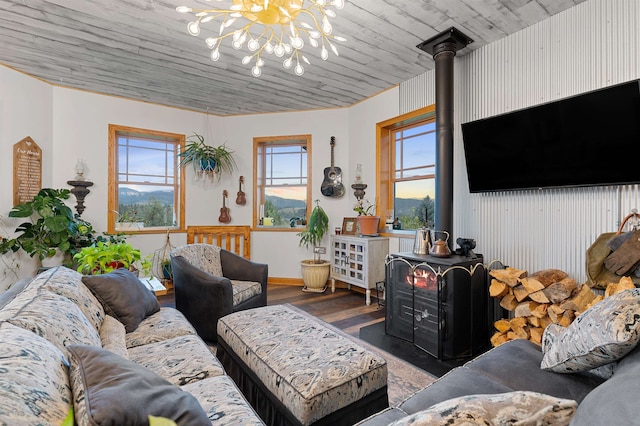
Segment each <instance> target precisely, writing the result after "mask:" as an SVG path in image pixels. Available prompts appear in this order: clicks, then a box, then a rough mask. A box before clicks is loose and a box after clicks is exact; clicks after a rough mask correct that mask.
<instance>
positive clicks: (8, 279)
mask: <svg viewBox="0 0 640 426" xmlns="http://www.w3.org/2000/svg"><path fill="white" fill-rule="evenodd" d="M0 93H1V94H2V95H1V96H0V150H1V152H2V155H0V182H2V190H1V191H0V235H5V236H7V235H11V233H12V231H13V230H14V229H15V227H16V226H17V225H19V224H20V223H22V222H23V220H21V219H9V218H7V214H8V213H9V210H11V207H12V206H13V145H14V144H16V143H18V142H20V141H21V140H22V139H24V138H25V137H27V136H30V137H31V139H33V140H34V141H35V143H36V144H38V146H39V147H40V148H41V149H42V157H43V159H44V160H43V162H42V185H43V186H48V185H50V184H51V181H52V170H53V163H52V162H51V161H48V159H50V158H51V157H52V154H53V135H52V111H53V104H52V93H53V90H52V87H51V86H50V85H49V84H46V83H43V82H41V81H39V80H36V79H34V78H32V77H29V76H26V75H24V74H21V73H19V72H16V71H14V70H12V69H10V68H5V67H0ZM35 270H36V267H35V265H34V264H33V262H31V259H30V258H29V256H26V255H24V254H22V255H6V256H0V291H2V290H3V289H4V288H6V287H7V285H8V284H9V283H12V282H14V281H16V280H17V279H18V278H23V277H29V276H32V275H33V274H34V273H35Z"/></svg>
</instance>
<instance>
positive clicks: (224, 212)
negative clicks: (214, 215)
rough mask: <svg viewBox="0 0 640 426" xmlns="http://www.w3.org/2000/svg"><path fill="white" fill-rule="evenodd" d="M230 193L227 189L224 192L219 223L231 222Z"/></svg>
mask: <svg viewBox="0 0 640 426" xmlns="http://www.w3.org/2000/svg"><path fill="white" fill-rule="evenodd" d="M228 196H229V193H228V192H227V190H226V189H225V190H224V191H222V207H221V208H220V217H218V222H220V223H229V222H231V216H229V207H227V197H228Z"/></svg>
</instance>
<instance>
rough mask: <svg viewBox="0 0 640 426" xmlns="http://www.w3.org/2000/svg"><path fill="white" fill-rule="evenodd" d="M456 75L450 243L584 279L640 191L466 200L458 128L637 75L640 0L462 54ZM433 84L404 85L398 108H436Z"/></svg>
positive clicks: (582, 10)
mask: <svg viewBox="0 0 640 426" xmlns="http://www.w3.org/2000/svg"><path fill="white" fill-rule="evenodd" d="M459 29H460V30H462V31H463V32H464V31H465V29H464V28H459ZM454 73H455V85H454V91H455V105H454V107H455V135H454V138H455V156H454V161H455V176H454V179H455V182H454V191H455V196H454V197H455V198H454V203H455V205H454V230H453V234H454V235H453V236H452V238H454V240H455V238H457V237H468V238H475V239H476V242H477V249H476V251H477V252H478V253H483V254H484V255H485V258H486V260H487V261H491V260H493V259H500V260H501V261H503V262H504V263H505V264H507V265H510V266H513V267H517V268H523V269H527V270H529V271H531V272H533V271H536V270H540V269H546V268H559V269H562V270H564V271H566V272H568V273H569V274H570V275H571V276H572V277H573V278H575V279H576V280H577V281H578V282H584V281H585V280H586V273H585V252H586V250H587V248H588V247H589V245H590V244H591V242H592V241H594V240H595V239H596V237H597V236H598V235H599V234H600V233H602V232H608V231H614V230H616V228H617V226H618V224H619V221H620V220H621V219H622V218H623V217H624V216H626V215H627V214H628V213H629V212H630V211H631V209H633V208H640V188H639V187H638V185H631V186H611V187H592V188H572V189H553V190H540V191H517V192H500V193H487V194H470V193H469V190H468V185H467V175H466V170H465V162H464V152H463V146H462V134H461V131H460V124H461V123H464V122H467V121H472V120H476V119H479V118H484V117H489V116H492V115H496V114H500V113H504V112H508V111H513V110H516V109H521V108H526V107H529V106H532V105H536V104H539V103H544V102H549V101H553V100H556V99H560V98H564V97H567V96H572V95H576V94H579V93H582V92H586V91H590V90H595V89H598V88H601V87H606V86H610V85H613V84H618V83H622V82H625V81H628V80H632V79H638V78H640V1H638V0H615V1H611V0H589V1H586V2H584V3H581V4H579V5H578V6H575V7H573V8H572V9H569V10H567V11H565V12H563V13H561V14H558V15H556V16H554V17H552V18H550V19H548V20H546V21H544V22H541V23H539V24H536V25H534V26H532V27H530V28H527V29H525V30H523V31H521V32H519V33H517V34H514V35H512V36H509V37H507V38H505V39H503V40H501V41H498V42H495V43H492V44H491V45H488V46H485V47H483V48H482V49H479V50H475V51H473V52H471V53H469V54H467V55H465V56H462V57H458V58H456V60H455V66H454ZM434 87H435V75H434V72H432V71H430V72H428V73H425V74H424V75H421V76H418V77H415V78H414V79H412V80H409V81H407V82H405V83H403V84H401V85H400V109H401V111H400V112H401V113H405V112H409V111H413V110H415V109H417V108H421V107H423V106H426V105H430V104H433V103H434V102H435V90H434ZM639 119H640V118H639ZM585 124H586V125H593V124H594V123H585ZM596 124H597V123H596ZM639 152H640V144H639ZM620 154H621V155H638V154H636V153H620Z"/></svg>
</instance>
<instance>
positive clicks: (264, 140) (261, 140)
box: [252, 134, 313, 232]
mask: <svg viewBox="0 0 640 426" xmlns="http://www.w3.org/2000/svg"><path fill="white" fill-rule="evenodd" d="M289 140H290V141H300V140H306V146H307V149H306V151H307V193H306V198H307V200H306V204H307V217H306V220H307V222H308V221H309V215H310V214H311V208H312V206H313V203H312V200H311V197H312V192H311V188H312V187H313V186H312V178H311V176H312V173H311V163H312V161H311V160H312V154H311V152H312V150H311V143H312V138H311V135H310V134H306V135H286V136H256V137H254V138H253V170H254V171H255V173H254V175H253V200H254V206H253V219H252V224H253V225H252V230H254V231H265V232H273V231H278V232H300V231H301V228H285V227H269V226H260V225H259V222H260V218H259V203H258V200H262V199H264V194H262V196H261V197H259V194H258V192H259V191H262V188H263V187H262V186H260V185H259V181H260V179H261V178H262V177H261V176H258V170H259V164H258V158H259V155H258V150H259V149H260V147H261V146H262V145H266V144H269V143H272V144H273V143H274V142H276V141H278V142H286V141H289ZM283 145H285V146H286V145H287V144H286V143H283ZM263 157H264V156H263ZM261 170H265V165H264V164H263V165H262V168H261Z"/></svg>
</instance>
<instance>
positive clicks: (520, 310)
mask: <svg viewBox="0 0 640 426" xmlns="http://www.w3.org/2000/svg"><path fill="white" fill-rule="evenodd" d="M538 305H539V304H538V303H536V302H534V301H532V300H528V301H525V302H520V303H518V306H516V308H515V309H514V310H513V314H514V315H515V316H516V317H530V316H531V315H533V314H532V312H533V311H535V309H536V308H537V307H538Z"/></svg>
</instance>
